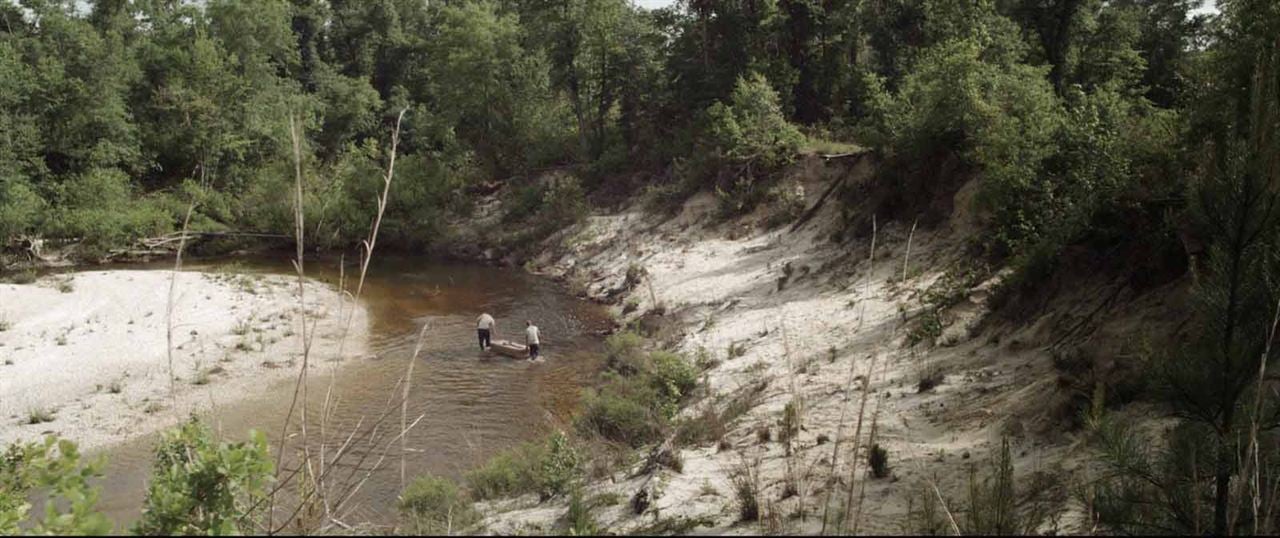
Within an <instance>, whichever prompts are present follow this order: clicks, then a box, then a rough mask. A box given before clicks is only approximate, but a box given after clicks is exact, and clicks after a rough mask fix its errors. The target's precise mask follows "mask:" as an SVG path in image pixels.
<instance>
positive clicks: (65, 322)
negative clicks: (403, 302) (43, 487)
mask: <svg viewBox="0 0 1280 538" xmlns="http://www.w3.org/2000/svg"><path fill="white" fill-rule="evenodd" d="M171 276H172V272H170V271H133V270H120V271H92V272H83V273H74V274H70V275H66V276H51V277H45V278H42V279H40V280H38V281H37V282H35V283H32V284H27V285H16V284H0V445H3V444H8V443H10V442H12V441H17V440H27V441H30V440H36V439H40V438H42V437H43V436H45V435H47V434H56V435H60V436H62V437H65V438H68V439H72V440H75V441H77V442H79V443H80V444H81V446H82V447H83V448H95V447H100V446H103V445H106V444H111V443H115V442H118V441H122V440H124V439H127V438H132V437H137V436H140V435H145V434H147V433H150V432H154V431H156V430H159V429H162V428H165V427H168V426H171V425H173V424H175V423H177V422H178V421H180V420H182V419H183V418H185V417H186V416H187V415H188V414H190V413H191V412H200V411H205V410H208V409H210V408H213V407H215V406H218V405H225V404H228V403H231V402H235V401H237V400H240V399H243V398H245V397H247V396H249V395H251V394H254V392H255V391H261V390H262V389H263V388H264V387H268V386H270V385H271V383H272V382H273V381H277V380H279V379H282V378H286V377H292V376H296V375H297V374H298V368H297V364H298V362H299V361H300V359H301V357H302V351H301V350H302V342H301V338H300V336H299V333H300V332H301V317H300V316H299V315H298V314H299V312H300V308H299V301H298V283H297V280H296V279H295V278H290V277H287V276H280V275H238V274H231V273H206V272H194V271H193V272H182V273H179V274H178V277H177V281H176V286H175V288H174V289H175V294H174V301H173V321H172V347H173V349H172V363H173V364H172V374H173V379H172V382H170V379H169V372H170V365H169V362H170V353H169V349H170V346H169V343H168V334H169V332H170V331H169V329H168V327H169V322H168V316H167V315H166V313H167V312H168V309H169V289H170V277H171ZM305 295H306V306H307V307H306V313H307V318H308V319H310V320H314V319H319V322H318V326H317V329H316V331H315V336H316V338H315V342H314V344H313V347H312V354H311V368H312V369H313V371H314V370H316V369H319V368H326V369H327V368H329V365H330V364H332V362H333V361H334V360H335V359H336V358H337V350H338V341H339V339H340V338H341V334H342V332H343V331H342V325H343V323H342V322H341V321H340V320H339V319H340V318H346V317H347V315H346V312H345V311H344V312H343V313H342V315H339V312H338V309H339V296H338V293H337V292H336V290H335V289H333V288H331V287H329V286H327V285H325V284H321V283H319V282H315V281H309V282H307V284H306V286H305ZM345 308H347V309H349V308H350V305H349V304H347V305H346V307H345ZM367 336H368V317H367V313H366V312H365V311H364V310H363V308H357V309H356V311H355V313H354V315H353V316H352V318H351V325H350V332H349V333H348V335H347V341H346V344H345V349H344V354H345V355H346V356H347V357H353V356H361V355H363V354H365V353H367V351H366V350H367ZM170 390H172V391H173V394H172V395H171V394H170ZM41 415H43V416H41ZM44 419H49V420H47V421H43V420H44Z"/></svg>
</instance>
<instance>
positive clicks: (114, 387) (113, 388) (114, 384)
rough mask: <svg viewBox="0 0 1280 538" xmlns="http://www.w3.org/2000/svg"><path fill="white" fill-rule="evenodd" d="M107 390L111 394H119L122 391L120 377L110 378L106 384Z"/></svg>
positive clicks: (122, 385) (122, 383) (122, 382)
mask: <svg viewBox="0 0 1280 538" xmlns="http://www.w3.org/2000/svg"><path fill="white" fill-rule="evenodd" d="M107 392H109V393H111V394H120V393H121V392H124V381H123V380H121V379H115V380H112V381H111V382H110V383H108V384H107Z"/></svg>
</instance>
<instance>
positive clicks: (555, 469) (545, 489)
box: [540, 432, 582, 498]
mask: <svg viewBox="0 0 1280 538" xmlns="http://www.w3.org/2000/svg"><path fill="white" fill-rule="evenodd" d="M581 466H582V457H581V456H580V455H579V454H578V451H577V450H576V449H574V448H573V445H571V444H570V442H569V437H568V436H566V435H565V434H564V432H556V433H554V434H552V435H551V437H549V438H547V451H546V456H545V457H544V458H543V459H542V466H541V467H542V475H541V477H540V478H541V480H540V482H541V487H542V496H543V498H550V497H553V496H556V495H560V494H562V493H564V492H566V491H568V490H569V488H571V487H572V486H573V484H574V482H575V481H576V480H577V479H578V476H579V474H581Z"/></svg>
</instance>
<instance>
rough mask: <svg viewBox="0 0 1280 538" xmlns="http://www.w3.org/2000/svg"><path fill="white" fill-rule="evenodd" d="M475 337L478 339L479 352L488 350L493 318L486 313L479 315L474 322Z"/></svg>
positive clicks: (491, 335)
mask: <svg viewBox="0 0 1280 538" xmlns="http://www.w3.org/2000/svg"><path fill="white" fill-rule="evenodd" d="M476 335H477V336H479V337H480V351H484V350H486V349H489V342H490V338H492V337H493V316H490V315H489V313H488V312H485V313H483V314H480V318H479V319H477V320H476Z"/></svg>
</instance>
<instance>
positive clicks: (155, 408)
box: [142, 402, 164, 415]
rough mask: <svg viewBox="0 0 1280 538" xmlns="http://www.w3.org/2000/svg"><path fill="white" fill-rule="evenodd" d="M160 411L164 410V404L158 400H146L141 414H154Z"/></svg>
mask: <svg viewBox="0 0 1280 538" xmlns="http://www.w3.org/2000/svg"><path fill="white" fill-rule="evenodd" d="M161 411H164V405H163V404H161V403H160V402H147V405H146V406H145V407H143V408H142V412H143V414H147V415H154V414H156V413H159V412H161Z"/></svg>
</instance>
